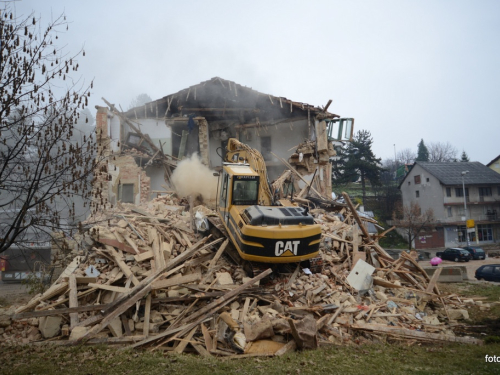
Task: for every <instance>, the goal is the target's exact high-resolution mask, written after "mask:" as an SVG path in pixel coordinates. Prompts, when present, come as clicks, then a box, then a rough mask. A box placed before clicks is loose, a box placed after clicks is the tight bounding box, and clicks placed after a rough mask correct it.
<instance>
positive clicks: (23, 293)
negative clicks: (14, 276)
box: [0, 281, 31, 307]
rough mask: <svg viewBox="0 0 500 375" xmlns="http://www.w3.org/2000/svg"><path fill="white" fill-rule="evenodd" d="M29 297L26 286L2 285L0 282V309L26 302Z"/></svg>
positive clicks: (19, 284)
mask: <svg viewBox="0 0 500 375" xmlns="http://www.w3.org/2000/svg"><path fill="white" fill-rule="evenodd" d="M30 299H31V296H30V295H29V294H28V291H27V289H26V286H25V285H23V284H21V283H4V282H3V281H0V307H2V305H5V306H9V305H12V304H22V303H25V302H28V301H29V300H30Z"/></svg>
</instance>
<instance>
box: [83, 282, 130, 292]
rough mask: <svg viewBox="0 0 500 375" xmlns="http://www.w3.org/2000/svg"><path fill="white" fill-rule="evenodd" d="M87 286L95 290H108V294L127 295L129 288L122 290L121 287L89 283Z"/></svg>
mask: <svg viewBox="0 0 500 375" xmlns="http://www.w3.org/2000/svg"><path fill="white" fill-rule="evenodd" d="M89 286H90V287H92V288H97V289H102V290H109V291H110V292H117V293H127V292H128V291H130V289H129V288H124V287H121V286H114V285H105V284H96V283H89Z"/></svg>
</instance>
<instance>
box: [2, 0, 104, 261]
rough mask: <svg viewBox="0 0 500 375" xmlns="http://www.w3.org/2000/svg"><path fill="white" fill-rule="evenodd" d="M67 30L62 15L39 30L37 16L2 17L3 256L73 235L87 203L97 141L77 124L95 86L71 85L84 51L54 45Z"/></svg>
mask: <svg viewBox="0 0 500 375" xmlns="http://www.w3.org/2000/svg"><path fill="white" fill-rule="evenodd" d="M67 29H68V22H67V21H66V17H65V15H64V14H62V15H61V16H59V17H57V18H56V19H55V20H54V21H51V22H50V23H49V24H48V26H46V27H42V26H40V19H37V18H36V17H34V16H33V14H31V15H29V16H28V17H20V18H17V17H16V16H15V15H14V14H13V12H12V11H10V10H9V9H8V5H7V7H6V8H5V9H4V10H1V11H0V33H1V34H0V43H1V44H0V75H1V81H0V98H1V101H2V103H1V108H0V139H1V143H0V253H2V252H4V251H5V250H7V249H8V248H9V247H11V246H12V245H17V246H18V247H21V248H22V245H23V244H25V243H26V242H34V241H41V240H43V241H47V240H48V238H49V236H50V235H51V233H53V231H55V230H58V231H63V232H65V233H66V234H71V232H72V231H73V230H74V229H75V225H77V223H78V222H79V221H80V220H81V218H78V217H77V213H76V211H75V205H74V199H75V197H80V198H81V199H83V200H84V206H87V207H88V205H89V203H90V199H91V191H92V190H91V181H90V180H91V178H92V172H93V169H94V167H95V166H96V163H97V155H96V151H95V150H96V148H95V138H94V137H93V136H91V135H90V134H89V131H90V132H91V130H88V129H87V131H83V132H77V131H76V130H77V129H76V124H77V122H78V120H79V118H80V114H81V113H82V110H84V108H85V107H86V106H87V105H88V97H89V96H90V89H91V88H92V83H90V84H89V85H88V86H87V85H84V83H82V82H80V81H79V80H76V81H75V80H73V79H72V75H73V74H74V73H75V72H77V71H78V68H79V64H78V60H77V59H78V58H79V57H80V56H85V52H84V51H83V50H80V51H79V52H77V53H75V54H68V53H66V52H65V51H64V50H63V48H59V47H57V45H56V43H57V39H58V33H59V32H60V31H63V30H67ZM83 116H84V117H83ZM87 116H88V112H87V113H83V115H82V117H81V121H84V120H86V119H87Z"/></svg>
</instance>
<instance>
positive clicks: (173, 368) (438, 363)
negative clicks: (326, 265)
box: [0, 344, 500, 375]
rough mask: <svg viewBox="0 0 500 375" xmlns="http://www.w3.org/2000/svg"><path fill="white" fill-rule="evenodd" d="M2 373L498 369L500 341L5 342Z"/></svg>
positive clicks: (468, 371) (486, 371) (441, 371)
mask: <svg viewBox="0 0 500 375" xmlns="http://www.w3.org/2000/svg"><path fill="white" fill-rule="evenodd" d="M2 349H3V350H2V353H1V355H0V360H1V362H0V363H1V367H0V373H1V374H71V375H76V374H85V375H88V374H109V375H114V374H120V375H122V374H134V375H139V374H148V375H152V374H166V373H169V374H192V375H197V374H236V373H237V374H240V375H244V374H266V375H270V374H335V373H338V374H360V373H366V374H479V373H481V374H498V373H500V363H487V362H485V355H487V354H488V355H495V354H498V355H500V344H489V345H484V346H474V345H439V346H436V345H432V346H420V345H417V344H414V345H412V346H408V345H397V344H391V345H387V344H370V345H361V346H344V347H328V348H322V349H320V350H315V351H305V352H301V353H292V354H287V355H285V356H283V357H280V358H264V357H258V358H245V359H216V358H203V357H200V356H197V355H189V354H183V355H173V354H164V353H161V352H155V353H150V352H147V351H144V352H130V351H120V350H119V349H116V348H107V347H73V348H70V347H57V348H51V347H50V346H45V347H34V346H31V347H11V348H2Z"/></svg>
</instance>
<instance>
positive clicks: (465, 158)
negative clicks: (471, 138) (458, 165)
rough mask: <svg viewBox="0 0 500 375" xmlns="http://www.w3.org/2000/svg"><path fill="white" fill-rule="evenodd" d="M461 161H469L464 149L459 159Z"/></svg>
mask: <svg viewBox="0 0 500 375" xmlns="http://www.w3.org/2000/svg"><path fill="white" fill-rule="evenodd" d="M460 161H461V162H463V163H466V162H469V161H470V160H469V155H467V153H466V152H465V151H462V158H461V159H460Z"/></svg>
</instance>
